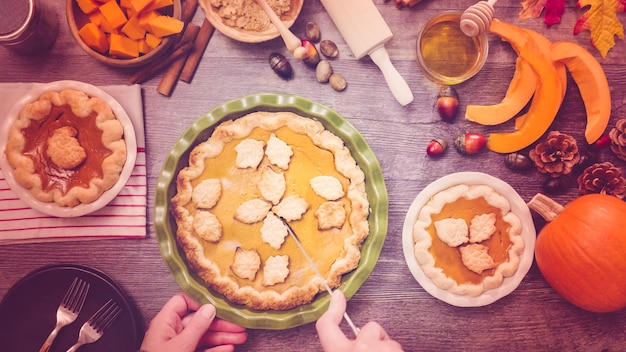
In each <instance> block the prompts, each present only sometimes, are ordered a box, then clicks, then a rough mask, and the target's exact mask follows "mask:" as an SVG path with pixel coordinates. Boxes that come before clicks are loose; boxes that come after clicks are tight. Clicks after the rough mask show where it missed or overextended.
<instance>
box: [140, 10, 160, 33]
mask: <svg viewBox="0 0 626 352" xmlns="http://www.w3.org/2000/svg"><path fill="white" fill-rule="evenodd" d="M158 16H161V14H160V13H158V12H156V11H144V12H142V13H140V14H139V15H137V17H138V18H139V25H140V26H141V28H143V29H145V30H146V31H148V30H151V29H150V20H152V19H153V18H155V17H158Z"/></svg>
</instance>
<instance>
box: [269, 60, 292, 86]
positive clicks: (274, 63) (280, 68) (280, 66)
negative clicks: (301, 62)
mask: <svg viewBox="0 0 626 352" xmlns="http://www.w3.org/2000/svg"><path fill="white" fill-rule="evenodd" d="M269 62H270V67H271V68H272V70H274V72H276V74H277V75H278V76H280V77H281V78H282V79H286V80H289V79H291V77H293V69H292V68H291V64H290V63H289V60H287V58H286V57H285V56H284V55H282V54H279V53H271V54H270V58H269Z"/></svg>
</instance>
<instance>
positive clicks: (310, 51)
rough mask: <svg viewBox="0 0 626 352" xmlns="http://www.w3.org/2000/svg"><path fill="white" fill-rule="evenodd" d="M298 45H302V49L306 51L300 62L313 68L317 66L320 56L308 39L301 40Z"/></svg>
mask: <svg viewBox="0 0 626 352" xmlns="http://www.w3.org/2000/svg"><path fill="white" fill-rule="evenodd" d="M300 43H301V44H302V47H303V48H304V49H306V57H305V58H304V59H303V60H302V61H304V63H305V64H307V65H309V66H310V67H313V68H315V66H317V64H318V63H319V62H320V54H319V52H318V51H317V48H316V47H315V44H314V43H313V42H312V41H310V40H308V39H302V40H301V41H300Z"/></svg>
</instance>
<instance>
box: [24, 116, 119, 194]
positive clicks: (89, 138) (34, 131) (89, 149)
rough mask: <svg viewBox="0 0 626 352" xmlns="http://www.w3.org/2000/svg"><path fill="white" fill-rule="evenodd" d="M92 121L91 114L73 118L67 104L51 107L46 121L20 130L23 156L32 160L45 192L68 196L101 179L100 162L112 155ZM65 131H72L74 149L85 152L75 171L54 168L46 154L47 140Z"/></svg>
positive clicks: (58, 167) (61, 167) (55, 164)
mask: <svg viewBox="0 0 626 352" xmlns="http://www.w3.org/2000/svg"><path fill="white" fill-rule="evenodd" d="M95 119H96V114H95V113H94V112H92V113H91V114H89V115H88V116H87V117H84V118H81V117H78V116H76V114H74V113H73V112H72V109H71V107H70V106H69V105H67V104H65V105H62V106H54V105H53V106H52V108H51V109H50V114H49V115H48V116H47V117H46V118H44V119H43V120H42V121H38V123H37V124H35V123H31V124H30V125H29V126H28V127H27V128H24V129H23V130H22V135H23V136H24V139H25V140H26V145H25V146H24V151H23V154H24V155H27V156H29V157H30V158H31V159H32V160H33V164H34V166H35V173H36V174H38V175H39V176H40V177H41V183H42V187H43V189H44V190H46V191H50V190H51V189H53V188H58V189H60V190H61V192H62V193H63V194H67V191H68V190H69V189H70V188H72V187H83V188H87V187H88V186H89V181H90V180H91V179H92V178H102V174H103V172H102V161H103V160H104V159H105V158H106V157H107V156H109V155H111V153H112V152H111V150H109V149H108V148H106V147H105V146H104V144H103V143H102V131H101V130H99V129H98V128H97V126H96V122H95ZM64 127H71V128H72V129H73V130H74V131H75V136H71V137H74V140H75V141H77V142H78V144H77V146H80V147H82V149H83V150H84V151H85V154H84V156H83V157H81V158H79V159H80V160H79V161H77V162H76V164H77V165H76V166H75V167H69V168H65V167H63V166H62V165H61V166H60V165H57V164H58V163H55V162H54V161H53V160H52V158H51V157H50V156H49V155H48V154H49V153H48V152H47V151H48V150H49V148H50V146H49V141H50V137H52V136H53V135H54V134H55V133H58V132H57V131H59V130H60V129H63V128H64ZM67 144H70V143H65V146H67ZM61 151H62V152H63V151H64V152H66V153H67V152H71V151H68V150H61Z"/></svg>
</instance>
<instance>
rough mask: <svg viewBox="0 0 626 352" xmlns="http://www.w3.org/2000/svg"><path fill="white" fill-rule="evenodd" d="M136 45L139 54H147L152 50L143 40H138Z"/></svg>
mask: <svg viewBox="0 0 626 352" xmlns="http://www.w3.org/2000/svg"><path fill="white" fill-rule="evenodd" d="M137 45H138V46H139V53H140V54H147V53H149V52H151V51H152V50H153V48H152V47H151V46H150V45H148V43H147V42H146V39H145V38H144V39H140V40H138V41H137Z"/></svg>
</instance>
